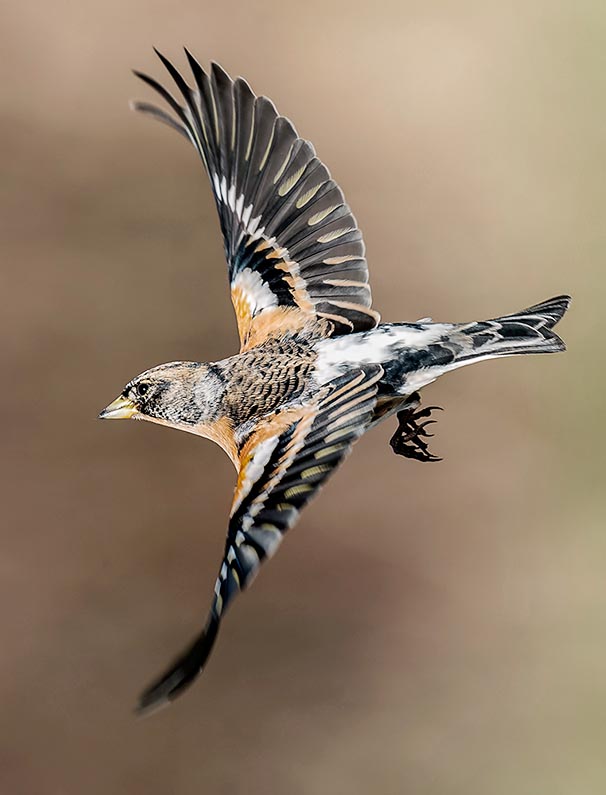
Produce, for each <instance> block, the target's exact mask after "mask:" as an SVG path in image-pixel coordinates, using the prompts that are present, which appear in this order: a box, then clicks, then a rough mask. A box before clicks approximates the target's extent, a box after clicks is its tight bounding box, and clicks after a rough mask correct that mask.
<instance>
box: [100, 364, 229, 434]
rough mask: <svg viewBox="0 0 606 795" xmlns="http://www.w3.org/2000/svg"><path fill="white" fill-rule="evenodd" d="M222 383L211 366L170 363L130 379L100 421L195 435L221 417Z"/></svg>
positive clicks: (101, 414)
mask: <svg viewBox="0 0 606 795" xmlns="http://www.w3.org/2000/svg"><path fill="white" fill-rule="evenodd" d="M223 391H224V386H223V380H222V378H221V376H220V374H219V373H218V371H217V370H216V368H214V367H213V366H212V365H207V364H199V363H198V362H170V363H169V364H161V365H159V366H158V367H153V368H152V369H151V370H146V371H145V372H143V373H141V374H140V375H138V376H136V378H133V379H132V381H129V383H128V384H127V385H126V386H125V387H124V389H123V390H122V393H121V394H120V395H119V396H118V397H117V398H116V399H115V400H114V401H113V402H112V403H110V404H109V406H107V408H105V409H103V411H102V412H101V413H100V414H99V419H102V420H127V419H134V420H148V421H150V422H156V423H159V424H161V425H169V426H171V427H174V428H180V429H182V430H187V431H192V432H194V433H195V432H196V427H197V426H198V427H199V426H202V425H206V424H209V423H213V422H215V421H216V419H217V418H218V416H219V415H220V406H221V398H222V396H223Z"/></svg>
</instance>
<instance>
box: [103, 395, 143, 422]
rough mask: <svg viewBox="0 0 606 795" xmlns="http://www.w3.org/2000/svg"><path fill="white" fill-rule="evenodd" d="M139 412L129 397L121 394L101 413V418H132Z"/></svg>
mask: <svg viewBox="0 0 606 795" xmlns="http://www.w3.org/2000/svg"><path fill="white" fill-rule="evenodd" d="M136 413H137V407H136V406H135V404H134V403H133V401H132V400H129V398H127V397H124V396H123V395H120V397H117V398H116V399H115V400H114V402H113V403H110V404H109V406H108V407H107V408H105V409H103V411H102V412H101V414H99V419H100V420H130V418H131V417H133V416H134V415H135V414H136Z"/></svg>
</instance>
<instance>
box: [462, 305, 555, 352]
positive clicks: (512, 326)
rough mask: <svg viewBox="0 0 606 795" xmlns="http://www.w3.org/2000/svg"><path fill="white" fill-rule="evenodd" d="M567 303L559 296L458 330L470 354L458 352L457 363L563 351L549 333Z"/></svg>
mask: <svg viewBox="0 0 606 795" xmlns="http://www.w3.org/2000/svg"><path fill="white" fill-rule="evenodd" d="M570 301H571V298H570V296H569V295H558V296H556V297H555V298H549V299H548V300H547V301H543V302H542V303H540V304H535V305H534V306H530V307H528V309H522V310H521V311H520V312H515V313H514V314H512V315H505V316H504V317H498V318H495V319H493V320H485V321H483V322H481V323H470V324H469V325H467V326H462V327H459V329H458V331H459V332H460V333H461V334H462V335H465V336H467V337H469V338H470V340H471V342H472V345H473V350H470V351H467V352H461V353H460V354H459V355H458V356H457V363H458V364H463V363H464V362H467V361H477V360H478V359H479V358H492V357H494V356H514V355H518V354H523V353H557V352H558V351H565V350H566V345H565V343H564V341H563V340H562V339H561V338H560V337H558V335H557V334H556V333H555V332H554V331H553V330H552V329H553V327H554V326H555V325H556V323H558V322H559V321H560V320H561V319H562V318H563V317H564V314H565V312H566V310H567V309H568V307H569V306H570Z"/></svg>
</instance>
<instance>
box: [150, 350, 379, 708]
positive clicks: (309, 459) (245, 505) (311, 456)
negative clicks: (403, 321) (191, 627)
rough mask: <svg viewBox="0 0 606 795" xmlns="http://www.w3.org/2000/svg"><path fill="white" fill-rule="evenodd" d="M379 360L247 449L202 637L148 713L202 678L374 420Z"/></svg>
mask: <svg viewBox="0 0 606 795" xmlns="http://www.w3.org/2000/svg"><path fill="white" fill-rule="evenodd" d="M382 372H383V371H382V369H381V367H380V366H378V365H368V366H367V367H365V368H364V369H360V370H355V371H354V372H352V373H349V374H347V375H345V376H341V377H340V378H337V379H335V380H334V381H332V382H330V383H329V384H327V385H326V387H324V388H323V390H322V392H321V393H320V395H319V396H318V398H317V399H316V401H315V402H314V403H312V404H309V405H307V406H303V407H301V408H300V409H296V410H293V412H291V413H290V414H289V415H288V416H287V417H286V418H284V417H282V416H281V415H280V414H278V415H274V417H273V419H269V420H268V421H267V422H266V423H265V424H263V425H262V426H260V427H258V428H257V429H256V430H255V431H254V432H253V433H252V434H251V436H250V437H249V438H248V440H247V441H246V442H245V444H244V445H243V447H242V450H241V454H240V472H239V477H238V483H237V486H236V491H235V495H234V501H233V504H232V511H231V516H230V521H229V529H228V533H227V540H226V543H225V554H224V557H223V562H222V564H221V569H220V571H219V576H218V577H217V581H216V584H215V590H214V598H213V602H212V606H211V609H210V613H209V616H208V619H207V622H206V626H205V628H204V631H203V632H202V634H201V635H200V636H199V637H198V638H196V640H195V641H194V643H193V644H192V645H191V646H190V647H189V648H188V649H187V650H186V651H185V652H184V653H183V654H182V655H181V656H180V657H179V658H178V659H177V660H176V661H175V663H174V664H173V665H172V666H171V667H170V668H169V670H168V671H167V672H166V673H165V674H163V675H162V676H161V677H160V679H158V680H157V681H156V682H154V684H153V685H152V686H151V687H149V688H148V689H147V690H146V691H145V692H144V693H143V695H142V697H141V700H140V702H139V709H140V710H141V711H147V710H150V709H154V708H156V707H159V706H161V705H162V704H164V703H166V702H168V701H172V700H173V699H174V698H176V696H177V695H178V694H179V693H180V692H181V691H182V690H183V689H184V688H186V687H187V686H188V685H189V684H191V682H192V681H193V680H194V679H195V678H196V676H197V675H198V674H199V673H200V671H201V670H202V668H203V667H204V665H205V663H206V660H207V659H208V656H209V654H210V651H211V649H212V647H213V644H214V641H215V638H216V636H217V632H218V630H219V623H220V621H221V618H222V617H223V614H224V613H225V610H226V609H227V607H228V605H229V604H230V602H231V601H232V599H233V598H234V596H235V595H236V594H237V593H239V592H240V591H241V590H242V589H243V588H245V587H246V586H247V585H249V584H250V583H251V581H252V580H253V578H254V577H255V575H256V573H257V571H258V569H259V567H260V565H261V563H262V562H263V561H264V560H265V559H266V558H269V557H271V556H272V555H273V554H274V552H275V551H276V549H277V547H278V546H279V544H280V542H281V541H282V538H283V537H284V534H285V533H286V531H287V530H288V529H289V528H290V527H292V526H293V524H294V523H295V521H296V520H297V518H298V516H299V513H300V511H301V509H302V508H303V507H304V506H305V504H306V503H307V502H308V500H309V499H310V498H311V497H312V496H313V495H314V494H315V493H316V492H317V490H318V489H319V488H320V486H322V484H323V483H324V482H325V480H326V479H327V478H328V477H329V475H330V474H331V472H333V471H334V470H335V469H336V467H337V466H338V465H339V464H340V463H341V461H342V460H343V458H344V457H345V455H346V454H347V453H348V452H349V450H350V449H351V446H352V445H353V443H354V442H355V441H356V440H357V439H358V438H359V437H360V436H361V435H362V433H363V432H364V431H365V430H366V428H367V427H368V425H369V424H370V423H371V422H372V416H373V410H374V407H375V404H376V394H377V383H378V381H379V379H380V378H381V375H382Z"/></svg>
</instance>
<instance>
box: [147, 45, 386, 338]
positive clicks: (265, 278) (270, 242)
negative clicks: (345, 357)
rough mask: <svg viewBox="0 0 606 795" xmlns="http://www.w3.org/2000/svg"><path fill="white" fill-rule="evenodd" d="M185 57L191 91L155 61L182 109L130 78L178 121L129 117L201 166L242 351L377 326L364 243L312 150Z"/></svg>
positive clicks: (256, 102)
mask: <svg viewBox="0 0 606 795" xmlns="http://www.w3.org/2000/svg"><path fill="white" fill-rule="evenodd" d="M186 54H187V58H188V61H189V65H190V68H191V70H192V73H193V77H194V87H193V88H192V87H190V86H189V85H188V84H187V83H186V82H185V80H184V79H183V77H182V76H181V75H180V73H179V72H178V71H177V70H176V69H175V67H174V66H173V65H172V64H171V63H170V61H168V60H167V59H166V58H165V57H164V56H163V55H161V54H160V53H158V55H159V57H160V59H161V60H162V63H163V64H164V66H165V67H166V69H167V70H168V72H169V73H170V75H171V77H172V78H173V80H174V82H175V84H176V86H177V88H178V90H179V93H180V95H181V99H180V100H179V101H177V100H176V99H175V98H174V97H173V96H172V95H171V94H170V93H169V92H168V91H167V90H166V89H165V88H164V87H163V86H162V85H160V83H158V82H157V81H156V80H154V79H153V78H151V77H149V76H147V75H144V74H142V73H140V72H135V74H136V75H137V76H138V77H140V78H141V79H142V80H143V81H144V82H145V83H147V84H148V85H149V86H151V87H152V88H153V89H154V90H155V91H156V92H157V93H158V94H159V95H160V96H161V97H162V98H163V99H164V101H165V102H166V103H167V105H168V106H169V108H170V109H171V110H172V111H173V113H174V116H173V115H171V114H169V113H166V112H165V111H163V110H161V109H159V108H156V107H155V106H153V105H151V104H149V103H147V102H137V103H134V107H135V109H137V110H139V111H141V112H143V113H146V114H148V115H151V116H153V117H154V118H157V119H159V120H161V121H163V122H165V123H167V124H168V125H169V126H170V127H172V128H173V129H176V130H178V131H179V132H180V133H181V134H182V135H184V136H185V137H186V138H188V139H189V140H190V141H191V142H192V143H193V145H194V146H195V147H196V149H197V150H198V152H199V154H200V157H201V158H202V161H203V163H204V166H205V168H206V171H207V172H208V175H209V178H210V182H211V187H212V190H213V194H214V197H215V202H216V205H217V211H218V214H219V219H220V223H221V231H222V233H223V241H224V248H225V256H226V259H227V262H228V267H229V280H230V287H231V292H232V301H233V304H234V308H235V311H236V317H237V320H238V330H239V334H240V340H241V344H242V348H243V349H244V348H247V347H251V346H252V345H255V344H257V343H258V342H259V341H261V340H262V339H263V338H264V337H265V336H267V335H268V334H271V333H279V331H280V329H285V328H286V329H287V328H300V327H302V326H303V325H306V324H308V323H309V322H310V321H316V322H319V323H320V324H321V325H322V326H323V329H324V333H325V334H327V335H331V334H346V333H350V332H356V331H363V330H366V329H370V328H373V327H374V326H376V325H377V323H378V321H379V315H378V313H377V312H375V311H374V310H372V309H371V308H370V306H371V292H370V287H369V285H368V267H367V263H366V259H365V256H364V253H365V248H364V242H363V240H362V234H361V232H360V230H359V228H358V226H357V223H356V220H355V218H354V216H353V215H352V213H351V210H350V209H349V206H348V205H347V203H346V201H345V198H344V196H343V193H342V191H341V189H340V188H339V186H338V185H337V184H336V183H335V182H334V180H332V179H331V177H330V174H329V172H328V169H327V168H326V166H325V165H324V164H323V163H322V162H321V161H320V160H319V159H318V158H317V157H316V154H315V151H314V148H313V146H312V145H311V143H309V141H305V140H303V139H302V138H299V137H298V135H297V133H296V130H295V129H294V127H293V125H292V124H291V122H290V121H289V120H288V119H286V118H285V117H284V116H280V115H279V114H278V112H277V111H276V109H275V107H274V105H273V103H272V102H271V101H270V100H269V99H267V98H266V97H262V96H259V97H258V96H256V95H255V94H254V93H253V92H252V90H251V89H250V87H249V85H248V83H247V82H246V81H245V80H243V79H242V78H238V79H237V80H235V81H234V80H232V79H231V78H230V77H229V76H228V75H227V74H226V73H225V72H224V71H223V69H221V67H220V66H218V65H217V64H212V66H211V69H210V74H207V73H206V72H205V71H204V70H203V69H202V67H201V66H200V64H199V63H198V62H197V61H196V60H195V59H194V58H193V56H192V55H191V54H190V53H189V52H187V50H186ZM181 103H183V104H181Z"/></svg>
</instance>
